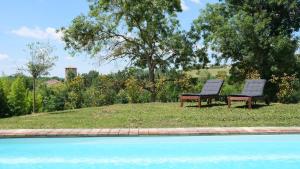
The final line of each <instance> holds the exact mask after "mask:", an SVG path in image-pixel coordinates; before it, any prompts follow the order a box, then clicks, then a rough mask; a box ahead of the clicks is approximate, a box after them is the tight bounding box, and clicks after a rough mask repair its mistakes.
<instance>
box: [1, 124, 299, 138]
mask: <svg viewBox="0 0 300 169" xmlns="http://www.w3.org/2000/svg"><path fill="white" fill-rule="evenodd" d="M267 134H269V135H271V134H300V127H193V128H92V129H86V128H84V129H0V138H22V137H30V138H31V137H115V136H118V137H122V136H123V137H126V136H201V135H267Z"/></svg>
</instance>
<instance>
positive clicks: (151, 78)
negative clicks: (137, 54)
mask: <svg viewBox="0 0 300 169" xmlns="http://www.w3.org/2000/svg"><path fill="white" fill-rule="evenodd" d="M147 62H148V69H149V82H150V92H151V100H150V101H151V102H155V100H156V87H155V66H154V65H153V60H152V57H151V56H149V57H148V59H147Z"/></svg>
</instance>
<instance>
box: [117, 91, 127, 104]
mask: <svg viewBox="0 0 300 169" xmlns="http://www.w3.org/2000/svg"><path fill="white" fill-rule="evenodd" d="M128 102H129V98H128V95H127V93H126V91H125V90H123V89H122V90H120V91H119V93H118V94H117V97H116V103H122V104H125V103H128Z"/></svg>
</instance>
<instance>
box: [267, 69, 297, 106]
mask: <svg viewBox="0 0 300 169" xmlns="http://www.w3.org/2000/svg"><path fill="white" fill-rule="evenodd" d="M270 81H271V83H274V84H276V85H277V86H278V92H277V93H276V96H277V99H278V101H279V102H281V103H295V102H298V101H299V97H300V96H299V90H300V89H299V88H300V85H299V79H298V78H296V74H293V75H287V74H286V73H284V74H283V76H281V77H278V76H275V75H272V78H271V80H270Z"/></svg>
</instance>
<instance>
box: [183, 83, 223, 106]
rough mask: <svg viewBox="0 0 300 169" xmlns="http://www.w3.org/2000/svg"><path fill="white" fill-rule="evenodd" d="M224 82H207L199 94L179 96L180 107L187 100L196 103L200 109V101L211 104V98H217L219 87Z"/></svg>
mask: <svg viewBox="0 0 300 169" xmlns="http://www.w3.org/2000/svg"><path fill="white" fill-rule="evenodd" d="M223 83H224V80H207V81H206V83H205V84H204V86H203V88H202V90H201V92H200V93H184V94H182V95H181V96H180V107H182V106H183V103H184V102H185V101H188V100H194V101H197V102H198V107H201V99H207V103H208V104H211V100H212V99H213V98H217V97H219V93H220V90H221V87H222V85H223Z"/></svg>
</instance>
